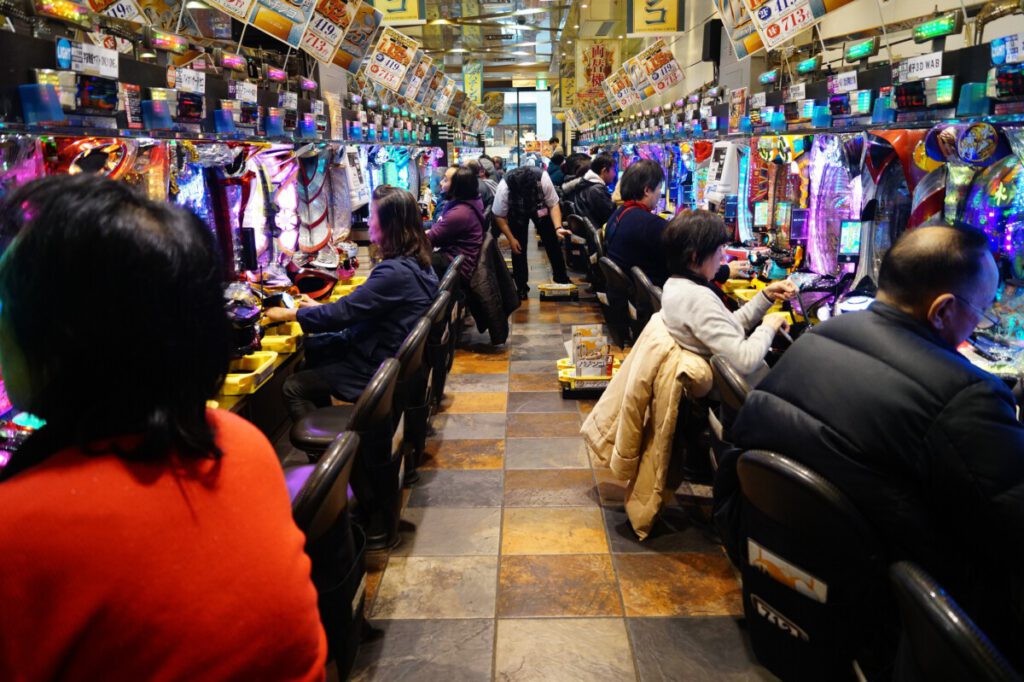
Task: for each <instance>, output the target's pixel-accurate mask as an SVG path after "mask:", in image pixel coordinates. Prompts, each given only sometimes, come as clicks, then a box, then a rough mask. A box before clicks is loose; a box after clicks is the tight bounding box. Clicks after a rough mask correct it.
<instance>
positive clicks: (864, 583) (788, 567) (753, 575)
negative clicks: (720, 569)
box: [737, 450, 887, 680]
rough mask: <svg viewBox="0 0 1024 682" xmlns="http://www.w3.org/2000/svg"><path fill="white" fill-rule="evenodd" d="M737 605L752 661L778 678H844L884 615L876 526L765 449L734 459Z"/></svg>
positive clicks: (835, 492) (816, 479)
mask: <svg viewBox="0 0 1024 682" xmlns="http://www.w3.org/2000/svg"><path fill="white" fill-rule="evenodd" d="M737 474H738V476H739V481H740V489H741V491H742V495H743V500H742V503H743V504H742V523H743V529H744V532H745V535H746V537H745V538H744V543H743V546H742V547H741V556H742V557H743V559H744V560H743V561H742V562H741V563H742V566H741V567H740V568H741V572H742V574H743V608H744V612H745V613H746V617H747V627H748V630H749V632H750V638H751V644H752V645H753V649H754V653H755V655H756V656H757V658H758V660H759V661H760V662H761V663H762V664H763V665H764V666H765V667H766V668H768V669H769V670H771V671H772V672H773V673H775V674H776V675H778V676H779V677H781V678H782V679H785V680H845V679H850V678H852V677H853V662H854V660H856V658H857V657H858V655H860V654H861V652H862V651H864V649H865V648H867V647H868V646H869V645H873V644H874V640H875V639H876V638H877V637H878V636H879V633H881V632H882V631H883V630H884V628H882V627H880V624H881V623H884V622H886V618H885V614H886V613H887V609H886V608H885V603H886V599H885V595H886V589H885V567H884V562H883V560H882V551H881V547H880V545H879V542H878V540H877V539H876V537H875V534H874V532H873V531H872V530H871V528H870V527H869V526H868V525H867V523H866V522H865V521H864V519H863V517H862V516H861V514H860V513H859V512H858V511H857V509H856V508H855V507H854V506H853V504H852V503H851V502H850V501H849V500H848V499H847V498H846V496H845V495H844V494H843V493H842V492H840V491H839V489H838V488H836V487H835V486H834V485H832V484H831V483H829V482H828V481H826V480H825V479H823V478H822V477H821V476H819V475H818V474H816V473H814V472H813V471H811V470H810V469H808V468H806V467H805V466H803V465H801V464H798V463H796V462H794V461H792V460H789V459H787V458H785V457H783V456H782V455H779V454H777V453H773V452H765V451H759V450H753V451H749V452H745V453H743V454H742V455H741V456H740V458H739V461H738V463H737Z"/></svg>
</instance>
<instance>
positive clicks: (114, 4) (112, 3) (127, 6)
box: [89, 0, 149, 24]
mask: <svg viewBox="0 0 1024 682" xmlns="http://www.w3.org/2000/svg"><path fill="white" fill-rule="evenodd" d="M89 7H90V8H91V9H92V11H93V12H96V13H98V14H105V15H106V16H108V17H114V18H115V19H124V20H125V21H134V22H136V23H139V24H148V23H149V21H148V19H147V18H146V15H145V14H143V13H142V10H141V9H140V8H139V5H138V4H137V3H136V2H135V0H89Z"/></svg>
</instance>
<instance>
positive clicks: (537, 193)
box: [505, 166, 544, 223]
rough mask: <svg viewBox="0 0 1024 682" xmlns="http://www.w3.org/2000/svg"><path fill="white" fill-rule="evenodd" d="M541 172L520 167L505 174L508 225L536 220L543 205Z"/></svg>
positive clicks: (536, 169) (537, 169)
mask: <svg viewBox="0 0 1024 682" xmlns="http://www.w3.org/2000/svg"><path fill="white" fill-rule="evenodd" d="M543 172H544V171H542V170H540V169H539V168H531V167H528V166H521V167H519V168H515V169H513V170H510V171H509V172H507V173H505V184H506V185H508V221H509V222H510V223H512V222H516V223H521V222H526V221H529V220H535V219H536V218H537V212H538V210H539V209H540V207H541V206H542V205H543V193H542V192H541V187H540V183H541V177H542V174H543Z"/></svg>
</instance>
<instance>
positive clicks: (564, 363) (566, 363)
mask: <svg viewBox="0 0 1024 682" xmlns="http://www.w3.org/2000/svg"><path fill="white" fill-rule="evenodd" d="M621 365H622V361H621V360H619V359H618V358H615V359H614V360H612V372H614V371H615V370H617V369H618V368H619V367H620V366H621ZM563 369H576V365H574V364H573V362H572V358H562V359H561V360H559V361H558V371H559V372H561V371H562V370H563Z"/></svg>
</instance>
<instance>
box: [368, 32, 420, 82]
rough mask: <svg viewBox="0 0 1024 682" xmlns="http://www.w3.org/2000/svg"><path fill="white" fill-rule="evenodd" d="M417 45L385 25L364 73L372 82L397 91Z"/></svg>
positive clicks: (418, 45) (410, 64) (417, 48)
mask: <svg viewBox="0 0 1024 682" xmlns="http://www.w3.org/2000/svg"><path fill="white" fill-rule="evenodd" d="M419 47H420V44H419V43H417V42H416V41H415V40H413V39H412V38H410V37H409V36H407V35H404V34H402V33H399V32H398V31H396V30H395V29H393V28H390V27H388V26H385V27H384V30H383V31H381V33H380V39H379V40H378V41H377V47H376V48H375V49H374V50H373V55H371V57H370V59H369V62H368V64H367V67H366V75H367V76H368V77H369V79H370V80H372V81H373V82H374V83H377V84H378V85H382V86H384V87H385V88H387V89H388V90H391V91H392V92H398V88H399V86H400V85H401V84H402V80H403V79H404V78H405V73H406V71H408V70H409V67H410V66H412V60H413V58H414V57H415V56H416V51H417V50H419Z"/></svg>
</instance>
